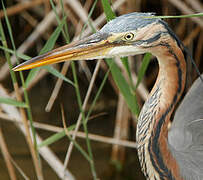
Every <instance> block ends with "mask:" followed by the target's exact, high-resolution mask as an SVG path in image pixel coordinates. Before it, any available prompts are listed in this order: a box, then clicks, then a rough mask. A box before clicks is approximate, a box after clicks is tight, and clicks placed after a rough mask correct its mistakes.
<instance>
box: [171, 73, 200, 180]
mask: <svg viewBox="0 0 203 180" xmlns="http://www.w3.org/2000/svg"><path fill="white" fill-rule="evenodd" d="M201 76H202V78H203V74H202V75H201ZM168 145H169V149H170V151H171V153H172V155H173V156H174V158H175V159H176V160H177V163H178V165H179V168H180V173H181V175H182V176H183V178H184V180H203V82H202V81H201V79H200V78H198V79H197V80H196V81H195V83H194V84H193V85H192V87H191V88H190V90H189V92H188V93H187V95H186V96H185V98H184V99H183V101H182V103H181V104H180V106H179V107H178V109H177V111H176V114H175V116H174V120H173V123H172V126H171V129H170V130H169V133H168Z"/></svg>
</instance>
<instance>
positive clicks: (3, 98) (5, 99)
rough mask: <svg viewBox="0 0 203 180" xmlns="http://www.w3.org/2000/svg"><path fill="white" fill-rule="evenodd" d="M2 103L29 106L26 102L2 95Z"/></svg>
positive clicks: (0, 98)
mask: <svg viewBox="0 0 203 180" xmlns="http://www.w3.org/2000/svg"><path fill="white" fill-rule="evenodd" d="M0 103H3V104H8V105H12V106H16V107H22V108H28V105H27V104H26V103H24V102H20V101H16V100H15V99H11V98H5V97H0Z"/></svg>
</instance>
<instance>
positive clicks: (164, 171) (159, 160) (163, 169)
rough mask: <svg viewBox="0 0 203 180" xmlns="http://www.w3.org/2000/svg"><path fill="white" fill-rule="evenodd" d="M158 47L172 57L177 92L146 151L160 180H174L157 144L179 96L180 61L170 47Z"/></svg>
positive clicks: (180, 80)
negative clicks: (162, 48)
mask: <svg viewBox="0 0 203 180" xmlns="http://www.w3.org/2000/svg"><path fill="white" fill-rule="evenodd" d="M159 45H161V46H165V47H167V48H168V51H169V53H170V54H171V55H173V56H174V58H175V60H176V67H177V70H178V90H177V93H176V94H175V95H174V97H173V101H172V103H171V105H170V106H169V107H168V109H167V110H166V111H165V113H164V114H163V115H162V116H161V118H160V120H159V122H158V124H157V126H156V130H155V131H154V132H155V134H154V137H153V138H151V139H150V141H149V146H148V150H149V153H150V158H151V162H152V164H153V166H154V168H155V169H156V171H158V172H159V175H160V179H164V177H167V179H170V180H175V178H174V177H173V175H172V173H171V171H170V170H169V169H168V168H167V166H166V165H165V163H164V161H163V157H162V154H161V151H160V148H159V146H158V144H159V136H160V132H161V129H162V127H163V125H164V122H165V119H166V117H167V115H168V114H169V112H170V111H171V109H172V108H173V106H174V105H175V104H176V102H177V99H178V95H179V94H180V92H181V89H182V70H181V67H180V60H179V59H178V57H177V56H176V54H175V53H174V52H173V50H172V49H171V47H170V45H169V44H159ZM150 147H152V149H151V148H150ZM151 150H152V152H151ZM153 155H155V156H156V157H155V158H153ZM155 161H156V162H155Z"/></svg>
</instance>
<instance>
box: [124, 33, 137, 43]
mask: <svg viewBox="0 0 203 180" xmlns="http://www.w3.org/2000/svg"><path fill="white" fill-rule="evenodd" d="M134 36H135V35H134V34H133V33H131V32H130V33H127V34H125V36H124V39H125V40H126V41H131V40H133V38H134Z"/></svg>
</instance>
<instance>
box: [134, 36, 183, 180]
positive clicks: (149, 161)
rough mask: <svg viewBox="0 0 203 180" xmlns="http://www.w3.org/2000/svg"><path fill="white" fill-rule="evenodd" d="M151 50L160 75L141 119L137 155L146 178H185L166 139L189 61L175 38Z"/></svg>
mask: <svg viewBox="0 0 203 180" xmlns="http://www.w3.org/2000/svg"><path fill="white" fill-rule="evenodd" d="M151 52H152V54H154V55H155V56H156V57H157V59H158V63H159V74H158V77H157V80H156V83H155V85H154V87H153V89H152V91H151V92H150V97H149V99H148V100H147V101H146V103H145V104H144V106H143V108H142V111H141V113H140V116H139V119H138V125H137V134H136V136H137V144H138V156H139V160H140V163H141V167H142V170H143V172H144V174H145V176H146V177H147V179H150V180H153V179H167V180H169V179H171V180H172V179H175V180H179V179H182V178H181V177H180V175H179V174H178V166H177V164H176V163H175V161H174V159H173V157H172V155H171V153H170V151H169V149H168V143H167V142H168V129H169V128H170V124H171V121H170V117H171V114H172V113H173V111H174V107H175V105H176V103H177V102H178V100H179V98H180V97H181V94H182V92H183V90H184V86H185V79H186V62H185V58H184V55H183V53H182V50H181V49H180V47H179V46H178V45H177V42H176V41H175V40H174V39H172V38H170V39H169V40H168V43H165V44H164V43H162V44H161V45H159V46H156V47H154V48H152V51H151ZM166 165H167V166H166ZM172 171H173V172H172Z"/></svg>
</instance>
